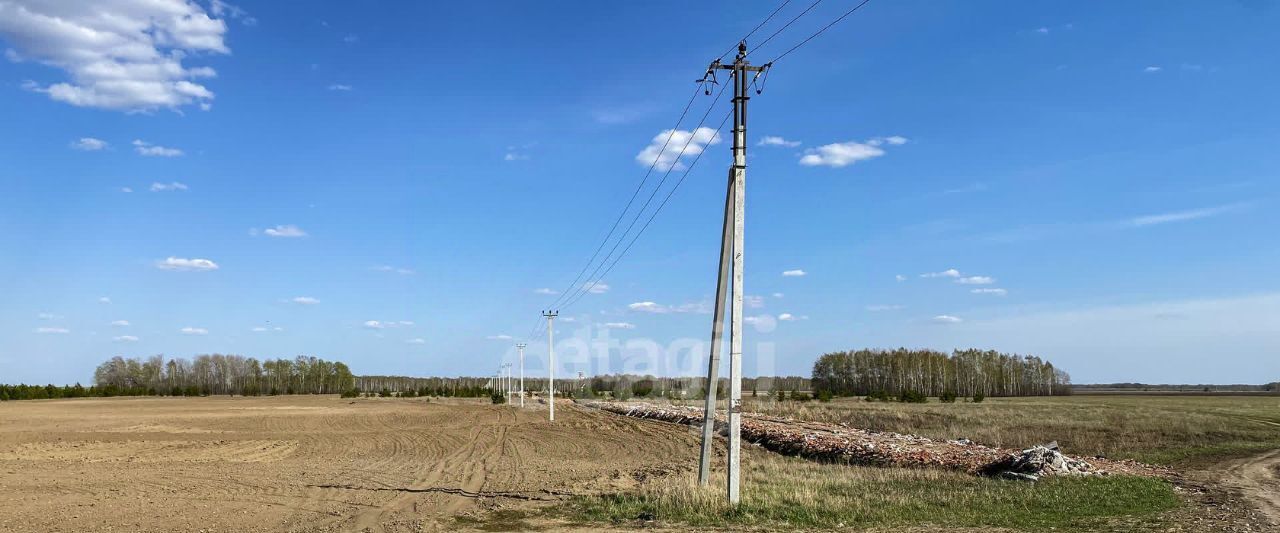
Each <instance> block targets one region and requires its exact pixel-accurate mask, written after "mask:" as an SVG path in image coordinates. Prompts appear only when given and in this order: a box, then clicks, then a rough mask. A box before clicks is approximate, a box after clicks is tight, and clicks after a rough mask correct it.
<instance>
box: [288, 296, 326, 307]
mask: <svg viewBox="0 0 1280 533" xmlns="http://www.w3.org/2000/svg"><path fill="white" fill-rule="evenodd" d="M289 301H291V302H293V303H295V304H302V305H315V304H318V303H320V300H317V299H315V298H312V297H310V296H297V297H294V298H293V299H291V300H289Z"/></svg>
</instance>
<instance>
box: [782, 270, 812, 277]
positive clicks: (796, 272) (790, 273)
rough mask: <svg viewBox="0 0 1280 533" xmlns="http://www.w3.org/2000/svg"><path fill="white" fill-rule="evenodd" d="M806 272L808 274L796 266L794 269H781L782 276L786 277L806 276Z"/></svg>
mask: <svg viewBox="0 0 1280 533" xmlns="http://www.w3.org/2000/svg"><path fill="white" fill-rule="evenodd" d="M808 274H809V273H808V272H805V271H803V270H800V269H798V268H797V269H795V270H786V271H783V273H782V275H783V277H788V278H798V277H802V276H806V275H808Z"/></svg>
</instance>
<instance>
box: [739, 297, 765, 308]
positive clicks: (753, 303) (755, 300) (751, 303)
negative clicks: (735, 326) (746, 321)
mask: <svg viewBox="0 0 1280 533" xmlns="http://www.w3.org/2000/svg"><path fill="white" fill-rule="evenodd" d="M742 303H745V304H747V307H750V308H752V309H759V308H761V307H764V296H753V295H750V294H748V295H745V296H743V297H742Z"/></svg>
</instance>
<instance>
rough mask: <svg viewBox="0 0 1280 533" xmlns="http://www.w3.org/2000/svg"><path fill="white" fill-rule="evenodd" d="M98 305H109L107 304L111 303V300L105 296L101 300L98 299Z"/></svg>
mask: <svg viewBox="0 0 1280 533" xmlns="http://www.w3.org/2000/svg"><path fill="white" fill-rule="evenodd" d="M98 303H100V304H109V303H111V298H108V297H106V296H103V297H101V298H98Z"/></svg>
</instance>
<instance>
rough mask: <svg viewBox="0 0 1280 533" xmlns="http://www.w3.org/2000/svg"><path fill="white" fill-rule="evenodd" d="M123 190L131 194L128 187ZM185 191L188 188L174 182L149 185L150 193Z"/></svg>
mask: <svg viewBox="0 0 1280 533" xmlns="http://www.w3.org/2000/svg"><path fill="white" fill-rule="evenodd" d="M125 189H126V190H125V192H133V189H130V188H128V187H125ZM187 189H188V187H187V185H186V184H185V183H179V182H176V181H174V182H169V183H160V182H155V183H152V184H151V192H166V191H185V190H187Z"/></svg>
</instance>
